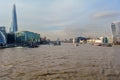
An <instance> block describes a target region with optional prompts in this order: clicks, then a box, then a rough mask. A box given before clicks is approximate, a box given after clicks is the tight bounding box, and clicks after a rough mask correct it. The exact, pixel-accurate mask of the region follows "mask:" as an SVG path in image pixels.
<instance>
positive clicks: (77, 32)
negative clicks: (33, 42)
mask: <svg viewBox="0 0 120 80" xmlns="http://www.w3.org/2000/svg"><path fill="white" fill-rule="evenodd" d="M14 3H15V4H16V6H17V14H18V16H17V17H18V26H19V29H20V30H30V31H35V32H38V33H40V34H41V35H42V36H47V37H48V38H55V39H56V38H58V37H60V38H63V39H64V38H66V37H67V38H69V37H76V36H104V35H105V36H108V35H111V23H112V22H113V21H116V20H120V9H119V7H120V6H119V3H120V1H119V0H111V1H109V0H92V1H88V0H60V1H58V0H52V1H51V0H46V1H43V0H37V1H32V0H16V1H15V2H13V0H7V1H4V0H1V1H0V10H1V13H0V17H1V19H0V25H4V26H6V28H7V29H8V28H9V27H10V21H11V19H12V17H11V9H12V5H13V4H14ZM3 8H4V9H3Z"/></svg>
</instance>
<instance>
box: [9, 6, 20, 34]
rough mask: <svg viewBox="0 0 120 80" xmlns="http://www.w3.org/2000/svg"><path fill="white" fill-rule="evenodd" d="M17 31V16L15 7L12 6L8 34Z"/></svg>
mask: <svg viewBox="0 0 120 80" xmlns="http://www.w3.org/2000/svg"><path fill="white" fill-rule="evenodd" d="M17 31H18V25H17V14H16V6H15V4H14V5H13V11H12V22H11V27H10V32H13V33H14V32H17Z"/></svg>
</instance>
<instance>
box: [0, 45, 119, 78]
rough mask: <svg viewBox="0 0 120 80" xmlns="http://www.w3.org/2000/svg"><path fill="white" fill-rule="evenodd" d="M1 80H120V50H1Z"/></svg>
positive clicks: (90, 47)
mask: <svg viewBox="0 0 120 80" xmlns="http://www.w3.org/2000/svg"><path fill="white" fill-rule="evenodd" d="M0 80H120V46H113V47H101V46H93V45H89V44H81V45H80V46H74V45H73V44H67V43H66V44H62V45H61V46H52V45H50V46H49V45H41V46H40V47H39V48H7V49H1V50H0Z"/></svg>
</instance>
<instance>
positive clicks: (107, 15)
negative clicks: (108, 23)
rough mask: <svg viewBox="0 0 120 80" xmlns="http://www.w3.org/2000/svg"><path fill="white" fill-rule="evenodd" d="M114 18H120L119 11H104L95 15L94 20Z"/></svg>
mask: <svg viewBox="0 0 120 80" xmlns="http://www.w3.org/2000/svg"><path fill="white" fill-rule="evenodd" d="M113 17H120V12H119V11H104V12H99V13H96V14H94V15H93V18H94V19H105V18H113Z"/></svg>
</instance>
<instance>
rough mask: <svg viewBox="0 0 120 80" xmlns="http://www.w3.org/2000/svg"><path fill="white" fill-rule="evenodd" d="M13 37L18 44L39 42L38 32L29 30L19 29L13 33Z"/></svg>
mask: <svg viewBox="0 0 120 80" xmlns="http://www.w3.org/2000/svg"><path fill="white" fill-rule="evenodd" d="M15 39H16V43H18V44H30V43H39V42H40V34H38V33H34V32H30V31H20V32H16V33H15Z"/></svg>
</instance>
